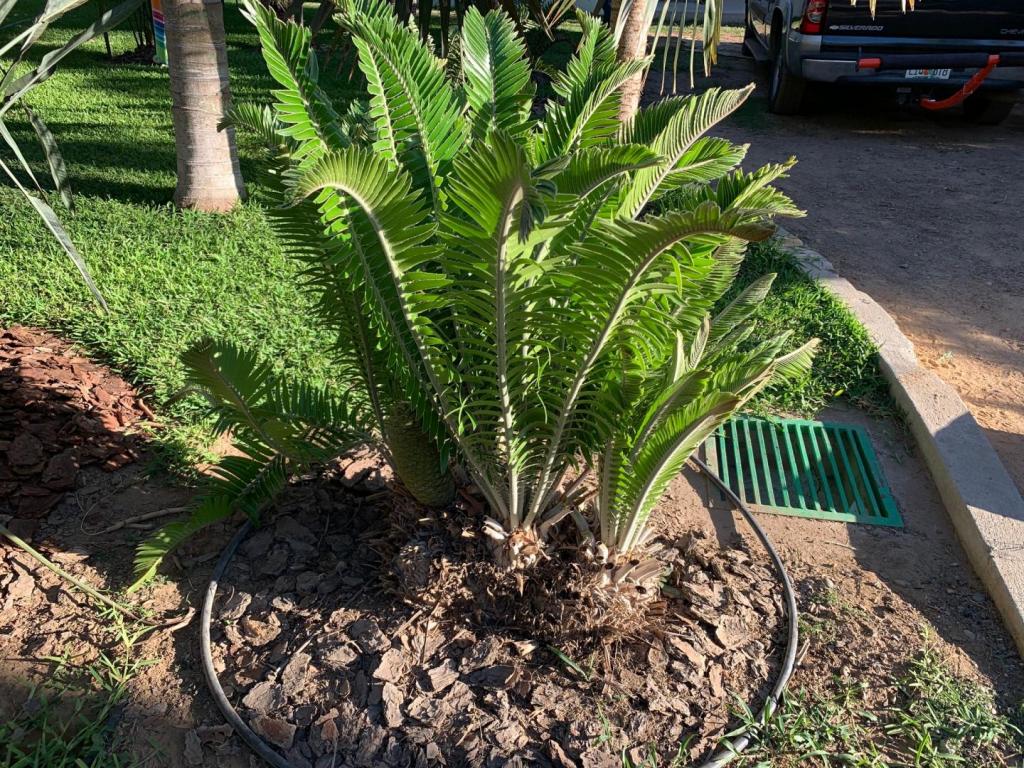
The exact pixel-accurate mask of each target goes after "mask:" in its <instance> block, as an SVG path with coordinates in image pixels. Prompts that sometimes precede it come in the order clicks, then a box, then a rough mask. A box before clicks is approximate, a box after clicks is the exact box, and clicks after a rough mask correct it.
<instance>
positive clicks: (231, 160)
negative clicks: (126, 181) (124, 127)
mask: <svg viewBox="0 0 1024 768" xmlns="http://www.w3.org/2000/svg"><path fill="white" fill-rule="evenodd" d="M164 14H165V17H166V25H167V69H168V73H169V75H170V80H171V111H172V114H173V116H174V143H175V148H176V150H177V155H178V186H177V189H175V191H174V202H175V204H176V205H177V206H178V207H179V208H195V209H197V210H201V211H226V210H228V209H230V208H232V207H234V206H235V204H236V203H238V201H239V200H240V199H241V198H242V197H244V196H245V185H244V184H243V182H242V174H241V171H240V170H239V168H238V150H237V149H236V147H235V133H234V129H231V128H229V129H227V130H224V131H218V130H217V123H219V122H220V120H221V119H222V118H223V117H224V113H225V112H226V111H227V110H228V109H229V108H230V106H231V90H230V88H229V87H228V56H227V46H226V43H225V40H224V8H223V3H222V2H221V0H165V2H164Z"/></svg>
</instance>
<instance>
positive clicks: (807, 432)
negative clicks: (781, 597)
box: [704, 415, 903, 527]
mask: <svg viewBox="0 0 1024 768" xmlns="http://www.w3.org/2000/svg"><path fill="white" fill-rule="evenodd" d="M704 452H705V456H706V458H707V463H708V464H709V465H710V466H711V467H712V468H713V469H714V470H715V472H716V473H717V474H718V476H719V477H720V478H721V479H722V480H723V482H724V483H725V484H726V485H727V486H728V487H729V488H730V489H732V491H733V492H734V493H735V494H736V495H737V496H739V497H740V498H741V499H742V500H743V502H744V503H745V504H746V505H747V506H748V507H750V508H751V509H753V510H755V511H758V512H768V513H772V514H781V515H791V516H795V517H806V518H814V519H818V520H834V521H838V522H845V523H866V524H869V525H882V526H889V527H902V526H903V519H902V517H901V516H900V513H899V509H898V508H897V506H896V500H895V499H894V498H893V496H892V493H891V492H890V490H889V486H888V485H887V483H886V482H885V478H884V476H883V475H882V470H881V466H880V465H879V462H878V458H877V456H876V455H875V451H874V448H873V447H872V445H871V440H870V438H869V437H868V434H867V432H866V431H865V430H864V429H863V428H862V427H859V426H857V425H853V424H836V423H829V422H820V421H808V420H805V419H762V418H757V417H754V416H748V415H739V416H734V417H733V418H732V419H730V420H729V421H727V422H725V424H723V425H722V426H721V427H719V428H718V430H717V431H716V432H715V433H714V434H713V435H711V437H709V438H708V439H707V440H706V441H705V443H704ZM716 495H719V494H716V493H713V492H712V491H711V489H710V488H709V492H708V498H711V499H713V498H714V497H715V496H716ZM720 500H721V501H724V500H725V497H724V495H721V497H720Z"/></svg>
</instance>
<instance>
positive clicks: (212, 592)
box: [199, 456, 799, 768]
mask: <svg viewBox="0 0 1024 768" xmlns="http://www.w3.org/2000/svg"><path fill="white" fill-rule="evenodd" d="M693 461H694V463H696V465H697V467H698V468H699V469H700V471H701V472H703V473H704V474H705V475H707V476H708V478H709V479H710V480H711V482H713V483H714V484H715V485H716V486H717V487H718V488H719V490H721V491H722V493H723V494H725V496H726V497H727V498H728V499H729V500H730V501H731V502H732V503H733V504H734V505H736V508H737V509H739V511H740V513H741V514H742V515H743V517H744V519H745V520H746V521H747V523H748V524H749V525H750V527H751V528H752V529H753V531H754V534H755V535H756V536H757V538H758V540H759V541H760V542H761V544H762V545H763V546H764V548H765V550H767V552H768V556H769V557H770V558H771V561H772V564H773V565H774V566H775V570H776V572H777V574H778V577H779V581H781V582H782V592H783V597H784V599H785V602H786V616H787V632H786V655H785V656H784V658H783V662H782V669H781V670H779V676H778V678H777V679H776V681H775V685H774V686H773V687H772V690H771V692H770V693H769V694H768V698H767V699H766V700H765V702H764V705H763V706H762V708H761V712H760V715H759V720H760V721H761V722H763V721H764V720H766V719H768V718H769V717H771V716H772V714H773V713H774V712H775V710H776V708H777V707H778V706H779V700H780V699H781V698H782V693H783V691H785V690H786V686H787V685H788V684H789V679H790V677H792V676H793V670H794V669H795V667H796V654H797V644H798V642H799V633H798V629H797V609H796V594H795V593H794V591H793V582H792V581H791V580H790V578H789V574H788V573H787V572H786V566H785V565H784V564H783V562H782V558H781V557H779V553H778V552H776V551H775V547H774V546H772V543H771V541H770V540H769V538H768V535H767V534H766V533H765V532H764V530H763V529H762V528H761V526H760V525H758V523H757V520H756V519H755V518H754V515H753V513H751V511H750V510H749V509H747V506H746V505H745V504H744V503H743V501H742V500H741V499H740V498H739V496H737V495H736V494H735V493H733V492H732V489H730V488H729V487H728V486H727V485H726V484H725V483H724V482H722V480H721V478H719V477H718V475H716V474H715V473H714V472H712V471H711V468H710V467H708V465H707V464H705V463H704V462H703V461H701V460H700V459H699V458H697V457H696V456H694V457H693ZM251 530H252V524H251V523H249V522H248V521H246V523H245V524H244V525H243V526H242V527H241V528H239V529H238V531H236V532H235V535H234V536H233V537H232V538H231V541H229V542H228V545H227V546H226V547H225V548H224V551H223V552H221V555H220V558H219V559H218V560H217V565H216V566H215V567H214V569H213V574H212V575H211V577H210V583H209V584H208V585H207V587H206V596H205V597H204V599H203V610H202V613H201V614H200V620H199V651H200V658H201V662H202V666H203V676H204V677H205V678H206V685H207V687H209V689H210V693H211V694H212V695H213V700H214V701H215V702H216V703H217V708H218V709H220V711H221V714H223V715H224V719H225V720H227V721H228V724H230V725H231V727H232V728H233V729H234V730H235V733H237V734H238V735H239V736H241V737H242V740H243V741H244V742H245V743H246V744H248V745H249V747H250V748H251V749H252V751H253V752H255V753H256V754H257V755H259V756H260V757H262V758H263V759H264V760H265V761H266V762H267V763H268V764H269V765H272V766H274V768H293V766H292V765H291V763H289V762H288V761H287V760H286V759H285V758H283V757H282V756H281V755H280V754H278V753H277V752H276V751H275V750H273V749H272V748H271V747H270V745H268V744H267V743H266V742H265V741H264V740H263V739H262V738H260V736H259V735H258V734H257V733H256V732H255V731H253V730H252V728H250V727H249V726H248V725H247V724H246V722H245V721H244V720H242V718H241V716H240V715H239V714H238V712H237V711H236V710H235V708H234V707H233V706H231V702H230V701H228V697H227V696H226V695H225V694H224V689H223V688H222V687H221V685H220V681H219V680H218V679H217V672H216V670H214V668H213V647H212V644H211V642H210V622H211V620H212V617H213V603H214V600H215V598H216V597H217V585H218V582H219V581H220V580H221V578H222V577H223V576H224V572H225V571H226V570H227V568H228V565H229V564H230V563H231V559H232V558H233V557H234V556H235V552H236V551H237V550H238V547H239V545H241V543H242V542H243V541H244V540H245V537H246V536H248V535H249V531H251ZM751 740H752V735H751V733H750V730H749V726H748V728H746V729H744V730H743V731H741V732H739V733H738V734H736V736H735V738H733V739H732V740H730V741H729V742H727V743H726V744H725V745H724V746H722V747H720V748H719V749H718V750H717V751H716V752H715V753H714V754H713V755H712V756H711V757H710V758H709V759H708V760H706V761H705V762H703V763H701V765H700V766H699V768H722V766H724V765H726V764H727V763H729V762H731V761H732V760H734V759H735V758H736V757H738V756H739V755H740V753H741V752H743V750H745V749H746V748H747V747H748V746H750V742H751Z"/></svg>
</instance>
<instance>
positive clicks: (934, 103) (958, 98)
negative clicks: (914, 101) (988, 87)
mask: <svg viewBox="0 0 1024 768" xmlns="http://www.w3.org/2000/svg"><path fill="white" fill-rule="evenodd" d="M997 66H999V56H997V55H995V54H992V55H991V56H989V57H988V64H986V65H985V66H984V67H982V68H981V69H979V70H978V71H977V72H976V73H975V74H974V77H972V78H971V79H970V80H968V81H967V82H966V83H964V87H963V88H961V89H960V90H959V91H957V92H956V93H954V94H953V95H952V96H950V97H948V98H945V99H940V100H936V99H921V106H922V107H924V108H925V109H930V110H932V111H933V112H935V111H938V110H940V109H949V108H950V107H955V106H957V105H958V104H963V102H964V99H966V98H967V97H968V96H970V95H971V94H972V93H974V92H975V91H976V90H978V88H979V87H980V86H981V84H982V83H983V82H985V78H986V77H988V76H989V75H991V74H992V70H993V69H995V68H996V67H997Z"/></svg>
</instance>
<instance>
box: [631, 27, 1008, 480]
mask: <svg viewBox="0 0 1024 768" xmlns="http://www.w3.org/2000/svg"><path fill="white" fill-rule="evenodd" d="M721 53H722V55H721V58H720V59H719V65H718V66H717V67H716V68H715V70H714V72H713V74H712V77H711V79H710V80H702V81H700V82H699V83H698V85H699V86H701V85H707V84H716V85H725V86H739V85H743V84H746V83H749V82H751V81H754V82H756V83H757V86H758V88H757V91H755V94H754V96H753V97H752V98H751V100H750V102H749V103H748V105H746V106H745V107H744V108H743V109H742V110H741V111H740V112H739V113H737V114H736V115H734V116H733V117H732V118H730V119H729V121H728V122H727V123H725V124H724V125H723V126H722V127H720V128H719V129H717V130H716V131H715V133H716V134H718V135H723V136H726V137H727V138H730V139H733V140H734V141H739V142H745V143H746V142H749V143H750V144H751V148H750V154H749V155H748V165H749V166H753V165H754V164H763V163H767V162H779V161H782V160H785V159H787V158H789V157H790V156H794V155H795V156H796V158H797V159H798V161H799V163H798V165H797V166H796V168H794V170H793V172H792V174H791V176H790V178H789V179H786V180H785V181H783V182H782V183H781V185H780V186H781V187H782V188H783V189H785V190H786V191H787V192H788V193H789V194H790V195H792V197H793V198H794V199H795V200H796V202H797V204H798V205H800V206H801V207H802V208H804V209H805V210H807V211H808V212H809V215H808V216H807V218H804V219H797V220H793V221H790V222H784V226H785V227H787V228H788V229H790V230H792V231H793V232H794V233H795V234H796V235H797V236H798V237H800V238H801V239H802V240H803V241H804V242H805V243H807V245H808V246H809V247H811V248H814V249H815V250H818V251H820V252H821V253H823V254H824V255H825V256H826V257H827V258H828V259H829V260H830V261H831V262H832V263H833V264H834V265H835V267H836V269H837V270H838V271H839V273H840V274H841V275H842V276H843V277H845V278H847V279H848V280H850V281H851V282H852V283H853V284H854V285H855V286H857V288H859V289H861V290H862V291H865V292H866V293H868V294H870V295H871V296H872V297H873V298H874V299H876V300H877V301H878V302H880V303H881V304H882V306H884V307H885V308H886V309H887V310H888V311H889V312H890V313H891V314H892V315H893V317H895V318H896V321H897V322H898V323H899V326H900V328H901V329H902V330H903V332H904V333H906V334H907V336H909V337H910V339H911V341H913V342H914V345H915V346H916V348H917V353H918V356H919V357H920V359H921V361H922V363H923V364H924V365H925V366H927V367H929V368H931V369H932V370H934V371H935V372H936V373H937V374H938V375H939V376H940V377H942V378H943V379H945V380H946V381H947V382H949V383H950V384H951V385H952V386H954V387H955V388H956V390H957V391H958V392H959V393H960V396H961V397H963V399H964V400H965V402H966V403H967V404H968V406H969V407H970V409H971V412H972V413H974V415H975V416H976V417H977V419H978V421H979V422H980V423H981V425H982V427H983V428H984V429H985V431H986V432H987V434H988V437H989V439H990V440H991V442H992V444H993V445H994V446H995V448H996V450H997V451H998V452H999V454H1000V456H1001V457H1002V459H1003V464H1004V465H1005V466H1006V468H1007V470H1009V472H1010V474H1011V476H1012V477H1013V478H1014V480H1015V481H1016V483H1017V486H1018V488H1020V489H1022V491H1024V311H1022V309H1024V227H1022V226H1021V212H1022V210H1024V184H1022V183H1021V178H1022V176H1024V105H1018V107H1017V108H1016V109H1015V110H1014V112H1013V114H1012V115H1011V116H1010V118H1009V119H1008V120H1007V121H1006V122H1005V123H1003V125H1001V126H976V125H973V124H971V123H969V122H967V121H965V120H964V119H963V118H962V116H960V115H958V114H955V113H954V112H950V113H940V114H938V115H929V114H926V113H924V112H923V110H917V111H915V112H912V113H907V112H901V111H900V110H898V109H896V106H895V100H894V95H893V94H892V92H887V91H880V92H876V91H874V90H869V89H862V88H853V87H845V88H841V87H830V88H828V89H826V90H819V91H817V92H816V94H815V96H814V104H813V106H812V108H811V109H810V111H809V114H806V115H801V116H798V117H782V116H778V115H771V114H769V113H768V111H767V109H766V102H765V96H764V94H765V93H766V80H765V78H766V71H765V68H764V67H762V66H759V65H757V64H755V63H754V62H753V60H752V59H747V58H744V57H742V56H741V54H740V46H739V44H738V43H736V42H731V43H729V42H727V43H725V44H723V46H722V52H721ZM659 82H660V79H659V78H658V77H652V78H651V79H650V81H649V85H648V97H649V98H656V97H657V88H658V83H659Z"/></svg>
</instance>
